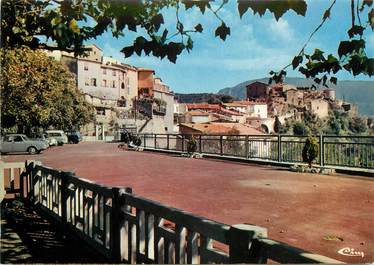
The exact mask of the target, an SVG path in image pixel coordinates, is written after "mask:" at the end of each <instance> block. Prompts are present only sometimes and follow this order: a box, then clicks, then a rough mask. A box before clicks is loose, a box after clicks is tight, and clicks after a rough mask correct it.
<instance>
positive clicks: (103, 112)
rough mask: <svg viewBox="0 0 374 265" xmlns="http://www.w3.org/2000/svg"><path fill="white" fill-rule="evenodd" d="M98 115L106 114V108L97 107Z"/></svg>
mask: <svg viewBox="0 0 374 265" xmlns="http://www.w3.org/2000/svg"><path fill="white" fill-rule="evenodd" d="M96 114H97V115H105V108H101V107H98V108H96Z"/></svg>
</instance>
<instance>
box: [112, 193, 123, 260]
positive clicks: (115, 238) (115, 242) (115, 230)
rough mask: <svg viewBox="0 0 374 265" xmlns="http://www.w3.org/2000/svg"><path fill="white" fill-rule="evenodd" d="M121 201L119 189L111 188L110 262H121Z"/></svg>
mask: <svg viewBox="0 0 374 265" xmlns="http://www.w3.org/2000/svg"><path fill="white" fill-rule="evenodd" d="M120 212H121V201H120V192H119V188H117V187H115V188H112V214H111V218H110V239H111V243H112V244H111V252H112V255H111V256H112V260H111V262H114V263H120V262H121V226H120V224H121V220H120Z"/></svg>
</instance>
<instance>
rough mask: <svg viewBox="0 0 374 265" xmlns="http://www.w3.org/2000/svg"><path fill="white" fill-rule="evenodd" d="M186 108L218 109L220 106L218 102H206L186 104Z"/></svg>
mask: <svg viewBox="0 0 374 265" xmlns="http://www.w3.org/2000/svg"><path fill="white" fill-rule="evenodd" d="M186 106H187V109H188V110H193V109H216V110H219V109H220V108H221V106H220V105H218V104H208V103H192V104H186Z"/></svg>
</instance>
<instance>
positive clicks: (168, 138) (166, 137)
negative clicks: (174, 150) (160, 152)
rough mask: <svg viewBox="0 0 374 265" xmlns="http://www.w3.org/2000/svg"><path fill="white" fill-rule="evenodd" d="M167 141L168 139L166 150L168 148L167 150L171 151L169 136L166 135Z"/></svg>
mask: <svg viewBox="0 0 374 265" xmlns="http://www.w3.org/2000/svg"><path fill="white" fill-rule="evenodd" d="M166 139H167V145H166V148H167V150H169V134H167V135H166Z"/></svg>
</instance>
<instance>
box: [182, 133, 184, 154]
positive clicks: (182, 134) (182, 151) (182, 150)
mask: <svg viewBox="0 0 374 265" xmlns="http://www.w3.org/2000/svg"><path fill="white" fill-rule="evenodd" d="M183 152H184V134H182V153H183Z"/></svg>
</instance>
